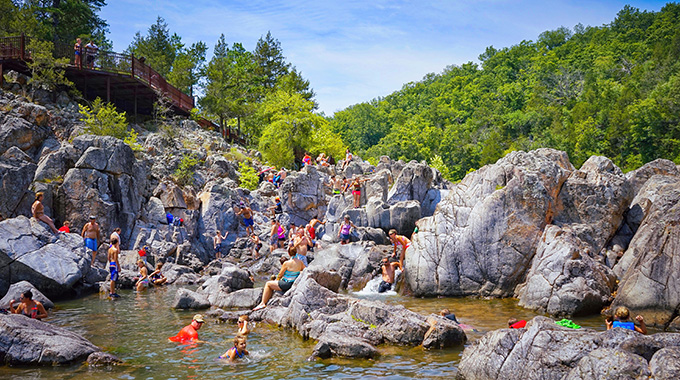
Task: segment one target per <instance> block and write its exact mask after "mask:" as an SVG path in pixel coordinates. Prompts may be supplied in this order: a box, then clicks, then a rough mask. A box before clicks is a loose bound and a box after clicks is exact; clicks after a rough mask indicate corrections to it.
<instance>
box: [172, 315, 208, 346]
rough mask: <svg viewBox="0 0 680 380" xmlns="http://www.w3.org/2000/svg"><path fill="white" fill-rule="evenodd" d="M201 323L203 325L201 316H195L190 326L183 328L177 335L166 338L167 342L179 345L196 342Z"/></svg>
mask: <svg viewBox="0 0 680 380" xmlns="http://www.w3.org/2000/svg"><path fill="white" fill-rule="evenodd" d="M203 323H205V321H204V320H203V315H201V314H196V315H194V318H193V319H192V320H191V323H190V324H188V325H186V326H184V327H183V328H182V329H181V330H179V332H178V333H177V335H175V336H172V337H170V338H168V340H169V341H171V342H179V343H188V342H198V341H199V340H198V330H200V329H201V326H203Z"/></svg>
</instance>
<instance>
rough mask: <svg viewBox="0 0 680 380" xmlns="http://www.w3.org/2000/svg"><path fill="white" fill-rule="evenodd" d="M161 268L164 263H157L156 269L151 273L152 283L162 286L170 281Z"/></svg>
mask: <svg viewBox="0 0 680 380" xmlns="http://www.w3.org/2000/svg"><path fill="white" fill-rule="evenodd" d="M161 268H163V263H156V270H155V271H153V272H151V274H150V275H149V278H150V279H151V284H153V285H156V286H161V285H163V284H165V283H166V282H167V281H168V279H167V278H166V277H165V276H163V273H161Z"/></svg>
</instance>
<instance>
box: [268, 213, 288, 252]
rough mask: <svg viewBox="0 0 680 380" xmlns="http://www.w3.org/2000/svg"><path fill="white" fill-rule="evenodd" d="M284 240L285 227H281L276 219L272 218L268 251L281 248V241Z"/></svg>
mask: <svg viewBox="0 0 680 380" xmlns="http://www.w3.org/2000/svg"><path fill="white" fill-rule="evenodd" d="M285 241H286V229H285V228H283V226H282V225H281V223H279V220H278V219H272V230H271V234H270V235H269V243H270V244H271V247H270V251H272V252H273V251H274V250H275V249H276V248H283V243H284V242H285Z"/></svg>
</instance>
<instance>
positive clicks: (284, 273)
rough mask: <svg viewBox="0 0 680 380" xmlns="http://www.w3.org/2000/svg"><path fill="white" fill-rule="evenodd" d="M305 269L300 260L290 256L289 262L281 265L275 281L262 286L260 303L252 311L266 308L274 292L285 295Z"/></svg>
mask: <svg viewBox="0 0 680 380" xmlns="http://www.w3.org/2000/svg"><path fill="white" fill-rule="evenodd" d="M303 269H305V264H304V263H303V262H302V261H300V259H298V258H296V257H295V256H292V257H291V258H290V259H289V260H287V261H286V262H284V263H283V265H281V270H280V271H279V274H278V276H276V280H273V281H267V283H266V284H264V289H262V302H260V304H259V305H257V306H256V307H255V308H254V309H253V311H257V310H260V309H264V308H265V307H266V306H267V302H269V299H270V298H272V294H274V291H275V290H279V291H282V292H283V293H286V292H287V291H288V290H289V289H290V288H291V287H292V286H293V282H295V279H297V278H298V276H299V275H300V272H301V271H302V270H303Z"/></svg>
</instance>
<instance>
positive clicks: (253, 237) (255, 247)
mask: <svg viewBox="0 0 680 380" xmlns="http://www.w3.org/2000/svg"><path fill="white" fill-rule="evenodd" d="M250 241H251V242H253V256H254V257H255V258H256V259H259V258H260V249H261V248H262V242H261V241H260V237H259V236H257V235H255V233H253V234H252V235H250Z"/></svg>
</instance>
